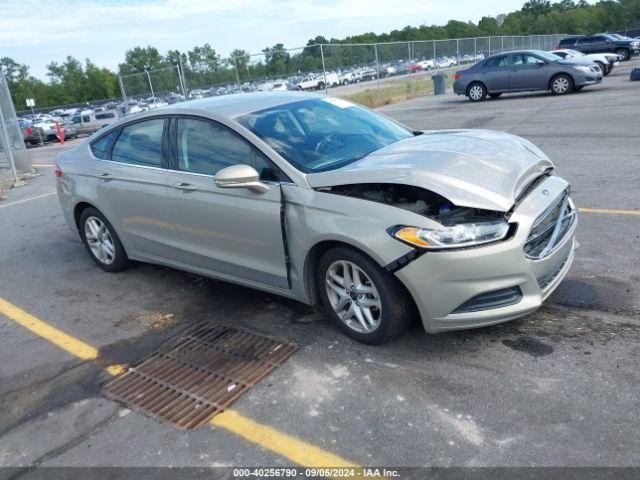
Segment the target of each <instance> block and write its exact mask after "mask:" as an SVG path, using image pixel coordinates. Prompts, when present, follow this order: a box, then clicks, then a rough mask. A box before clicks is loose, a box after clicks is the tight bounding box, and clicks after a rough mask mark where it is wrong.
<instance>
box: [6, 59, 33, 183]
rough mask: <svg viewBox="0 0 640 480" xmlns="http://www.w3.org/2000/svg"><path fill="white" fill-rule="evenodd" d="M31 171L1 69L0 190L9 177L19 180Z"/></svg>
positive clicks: (29, 161)
mask: <svg viewBox="0 0 640 480" xmlns="http://www.w3.org/2000/svg"><path fill="white" fill-rule="evenodd" d="M30 172H31V159H30V157H29V154H28V153H27V149H26V147H25V144H24V141H23V139H22V131H21V130H20V125H19V123H18V116H17V115H16V111H15V108H14V106H13V101H12V100H11V94H10V93H9V86H8V85H7V81H6V79H5V77H4V74H3V73H2V72H1V71H0V190H1V187H2V183H4V182H5V181H7V178H8V179H10V180H13V181H18V179H19V177H20V175H22V174H25V173H30Z"/></svg>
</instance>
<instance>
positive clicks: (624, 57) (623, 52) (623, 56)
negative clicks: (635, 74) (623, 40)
mask: <svg viewBox="0 0 640 480" xmlns="http://www.w3.org/2000/svg"><path fill="white" fill-rule="evenodd" d="M615 53H617V54H618V55H620V57H621V59H622V61H623V62H626V61H627V60H629V50H627V49H625V48H620V49H618V50H616V52H615Z"/></svg>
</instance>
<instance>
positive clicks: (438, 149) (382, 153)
mask: <svg viewBox="0 0 640 480" xmlns="http://www.w3.org/2000/svg"><path fill="white" fill-rule="evenodd" d="M550 168H553V164H552V163H551V161H550V160H549V158H548V157H547V156H546V155H545V154H544V153H543V152H542V151H540V149H538V148H537V147H536V146H534V145H533V144H532V143H530V142H529V141H527V140H525V139H523V138H520V137H517V136H515V135H510V134H508V133H503V132H497V131H492V130H438V131H427V132H424V133H423V134H422V135H417V136H414V137H411V138H407V139H404V140H400V141H399V142H396V143H393V144H391V145H388V146H386V147H384V148H381V149H380V150H376V151H375V152H373V153H371V154H369V155H367V156H366V157H364V158H362V159H360V160H357V161H356V162H353V163H351V164H349V165H347V166H345V167H342V168H339V169H336V170H331V171H328V172H320V173H311V174H309V175H307V181H308V183H309V186H310V187H311V188H320V187H331V186H337V185H350V184H359V183H397V184H403V185H412V186H415V187H420V188H424V189H426V190H430V191H432V192H434V193H437V194H439V195H442V196H443V197H445V198H447V199H448V200H449V201H451V202H452V203H453V204H454V205H457V206H461V207H472V208H478V209H484V210H496V211H502V212H506V211H508V210H509V209H510V208H511V207H512V206H513V204H514V203H515V201H516V198H517V197H518V195H519V194H520V192H522V191H523V190H524V189H525V187H526V186H527V185H529V184H530V183H531V182H532V181H533V180H535V179H536V178H537V177H538V176H540V175H541V174H543V173H544V172H545V171H547V170H549V169H550Z"/></svg>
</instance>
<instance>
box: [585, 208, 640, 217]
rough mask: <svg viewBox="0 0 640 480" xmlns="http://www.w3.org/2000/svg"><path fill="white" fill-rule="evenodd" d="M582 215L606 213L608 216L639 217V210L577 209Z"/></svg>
mask: <svg viewBox="0 0 640 480" xmlns="http://www.w3.org/2000/svg"><path fill="white" fill-rule="evenodd" d="M578 211H579V212H584V213H607V214H609V215H640V210H610V209H607V208H578Z"/></svg>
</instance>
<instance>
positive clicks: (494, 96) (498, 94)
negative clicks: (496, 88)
mask: <svg viewBox="0 0 640 480" xmlns="http://www.w3.org/2000/svg"><path fill="white" fill-rule="evenodd" d="M500 95H502V93H490V94H489V96H490V97H491V98H498V97H499V96H500Z"/></svg>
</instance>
